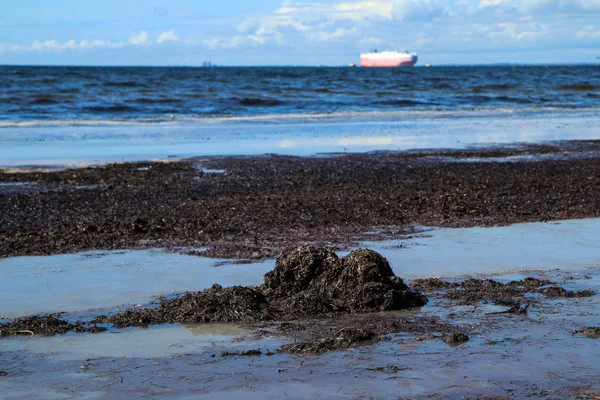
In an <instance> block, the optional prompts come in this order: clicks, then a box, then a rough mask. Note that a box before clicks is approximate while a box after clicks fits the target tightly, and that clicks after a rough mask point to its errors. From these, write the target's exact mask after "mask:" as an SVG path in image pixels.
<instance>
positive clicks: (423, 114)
mask: <svg viewBox="0 0 600 400" xmlns="http://www.w3.org/2000/svg"><path fill="white" fill-rule="evenodd" d="M563 113H568V115H569V116H573V115H574V113H578V114H581V115H594V116H600V107H595V108H594V107H588V108H577V109H576V110H574V109H573V108H572V107H569V106H568V105H552V106H547V107H494V108H491V107H482V108H470V109H439V108H438V109H402V110H377V111H337V112H314V113H310V112H307V113H289V114H263V115H248V116H233V115H227V116H224V115H170V116H158V117H142V118H112V119H65V120H52V119H44V120H41V119H40V120H0V129H2V128H36V127H65V126H73V127H78V126H80V127H85V126H98V127H101V126H139V125H177V124H194V123H222V122H225V123H226V122H232V123H270V122H273V123H279V122H285V121H288V122H290V123H305V122H306V123H310V122H318V121H333V122H342V123H345V122H349V121H360V120H367V121H372V122H377V121H385V120H388V119H394V120H396V119H402V118H411V117H414V118H455V117H461V118H462V117H472V118H486V117H492V116H499V115H514V116H518V115H546V116H551V115H561V114H563Z"/></svg>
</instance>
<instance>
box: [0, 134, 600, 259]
mask: <svg viewBox="0 0 600 400" xmlns="http://www.w3.org/2000/svg"><path fill="white" fill-rule="evenodd" d="M525 153H526V154H527V155H530V156H532V158H531V159H519V160H512V161H511V162H489V160H493V159H497V158H499V157H507V156H510V155H522V154H525ZM551 153H556V154H557V155H561V157H560V158H543V159H536V158H535V156H536V155H540V154H551ZM584 155H585V156H584ZM460 158H469V159H472V160H470V161H469V162H456V159H460ZM477 158H483V159H487V160H483V161H482V160H477ZM473 159H474V160H473ZM202 168H211V169H224V170H227V174H211V173H204V172H202ZM0 182H2V183H11V184H12V183H19V182H22V183H28V184H27V190H13V189H9V188H10V187H9V186H6V185H4V186H2V187H0V257H8V256H16V255H44V254H54V253H65V252H76V251H81V250H93V249H107V250H108V249H124V248H148V247H172V246H186V247H191V248H204V247H209V248H211V250H210V251H209V252H208V253H206V254H215V256H217V255H218V256H220V257H242V258H248V257H249V258H257V257H258V258H261V257H273V256H275V255H276V254H277V253H278V252H279V251H280V250H282V249H285V248H290V247H296V246H298V245H300V244H303V243H306V242H311V243H321V244H328V245H329V244H331V245H334V244H348V243H356V242H357V241H360V240H364V239H369V240H378V239H390V238H401V237H405V236H406V235H410V234H414V229H413V228H412V226H414V224H419V225H435V226H446V227H466V226H492V225H508V224H512V223H516V222H533V221H550V220H558V219H569V218H587V217H600V209H599V208H598V207H597V206H596V204H597V199H598V198H599V197H600V163H598V143H597V142H595V141H587V142H585V141H582V142H568V143H562V144H561V143H559V144H555V145H545V146H541V147H540V146H529V147H527V146H521V147H519V148H513V149H510V148H509V149H500V150H499V149H488V150H468V151H436V152H427V151H424V152H410V153H371V154H349V155H338V156H330V157H313V158H299V157H284V156H262V157H222V158H219V157H214V158H202V159H196V160H187V161H183V162H171V163H156V162H145V163H125V164H108V165H105V166H102V167H90V168H82V169H71V170H62V171H47V172H36V171H34V172H24V173H10V172H0ZM265 249H270V250H265Z"/></svg>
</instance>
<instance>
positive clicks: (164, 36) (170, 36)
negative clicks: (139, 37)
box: [156, 30, 179, 44]
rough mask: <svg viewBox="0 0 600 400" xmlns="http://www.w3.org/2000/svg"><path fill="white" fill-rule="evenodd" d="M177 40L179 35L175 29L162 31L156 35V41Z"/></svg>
mask: <svg viewBox="0 0 600 400" xmlns="http://www.w3.org/2000/svg"><path fill="white" fill-rule="evenodd" d="M178 40H179V36H177V34H176V33H175V31H173V30H170V31H167V32H163V33H161V34H160V35H158V39H156V43H158V44H160V43H164V42H177V41H178Z"/></svg>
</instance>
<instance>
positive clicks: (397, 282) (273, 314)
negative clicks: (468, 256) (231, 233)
mask: <svg viewBox="0 0 600 400" xmlns="http://www.w3.org/2000/svg"><path fill="white" fill-rule="evenodd" d="M412 287H413V289H411V288H410V287H408V286H407V285H406V284H405V283H404V282H403V280H402V279H401V278H400V277H397V276H395V275H394V273H393V271H392V269H391V267H390V265H389V263H388V261H387V260H386V259H385V258H384V257H383V256H381V255H380V254H378V253H376V252H374V251H372V250H366V249H360V250H356V251H353V252H351V253H350V254H348V255H347V256H345V257H341V258H340V257H338V256H337V255H336V254H335V253H334V252H333V251H332V250H331V249H329V248H326V247H320V246H314V245H304V246H300V247H298V248H296V249H293V250H289V251H287V252H285V253H284V254H282V255H281V256H280V257H279V258H278V259H277V262H276V265H275V268H274V269H273V270H272V271H270V272H268V273H267V274H265V277H264V283H263V284H262V285H259V286H256V287H242V286H235V287H230V288H223V287H221V286H219V285H213V287H211V288H209V289H206V290H204V291H201V292H197V293H186V294H183V295H179V296H175V297H173V298H168V299H167V298H163V299H162V300H161V301H160V303H159V304H158V305H149V306H148V307H146V308H137V309H133V310H127V311H125V312H121V313H117V314H114V315H108V316H98V317H96V318H95V319H94V320H92V321H91V322H90V323H89V324H87V325H86V324H84V323H82V322H77V323H75V324H72V323H70V322H68V321H66V320H62V319H59V318H58V317H59V316H54V315H45V316H32V317H25V318H19V319H17V320H15V321H12V322H7V323H4V324H0V336H8V335H17V334H29V335H33V334H42V335H51V334H62V333H66V332H69V331H74V332H92V333H93V332H101V331H103V330H106V328H105V327H104V326H102V325H103V324H111V325H113V326H114V327H115V328H117V329H120V328H126V327H131V326H148V325H153V324H165V323H181V324H193V323H206V322H238V323H248V324H252V323H262V324H263V325H262V327H267V328H275V330H276V331H277V332H278V334H280V335H286V336H291V337H294V338H295V341H294V342H293V343H290V344H287V345H284V346H282V347H281V348H280V349H279V351H281V352H287V353H293V354H301V355H302V354H319V353H324V352H327V351H331V350H339V349H345V348H348V347H352V346H356V345H360V344H365V343H372V342H375V341H380V340H385V339H386V338H387V337H388V335H389V334H393V333H399V332H404V333H410V334H413V335H417V336H421V337H439V338H441V339H443V340H444V341H446V342H447V343H448V344H452V345H459V344H461V343H464V342H466V341H468V340H469V336H468V333H469V332H468V329H466V328H465V327H459V326H455V325H453V324H451V323H449V322H447V321H446V320H441V319H439V318H436V317H433V316H427V313H426V312H425V311H421V312H419V313H415V314H414V315H412V316H406V315H403V316H398V315H394V314H393V313H392V314H389V313H379V312H381V311H393V310H405V309H414V308H418V307H421V306H424V305H425V304H427V302H428V297H432V298H435V299H436V300H442V299H445V300H447V301H450V302H451V304H449V305H448V306H447V307H449V308H451V307H453V305H463V304H475V303H477V302H480V301H490V302H493V303H495V304H499V305H504V306H508V307H510V308H509V309H508V310H506V311H504V312H500V313H521V314H522V313H526V312H527V308H528V306H529V304H531V303H533V302H535V301H538V300H536V299H535V298H532V297H531V296H529V297H525V295H526V294H538V295H541V296H542V297H544V298H548V297H550V298H553V297H566V298H572V297H587V296H592V295H593V294H594V293H593V292H592V291H590V290H583V291H578V292H574V291H569V290H566V289H564V288H561V287H559V286H557V285H556V284H555V283H554V282H552V281H548V280H538V279H534V278H526V279H524V280H522V281H512V282H508V283H501V282H497V281H493V280H489V279H488V280H479V279H467V280H465V281H462V282H448V281H442V280H440V279H437V278H429V279H417V280H414V281H413V282H412ZM415 289H417V290H415ZM424 293H427V296H428V297H426V296H425V294H424ZM523 303H525V306H524V307H523ZM342 315H346V316H349V317H348V318H342V319H340V318H333V317H339V316H342ZM323 321H325V322H326V323H325V322H323ZM97 324H100V325H101V327H98V326H97ZM264 324H266V325H264ZM576 333H581V334H582V335H584V336H587V337H590V338H595V337H598V336H600V335H599V334H598V330H597V328H584V329H583V330H582V331H580V332H576ZM434 335H435V336H434ZM227 355H236V354H227ZM237 355H246V356H249V355H250V356H251V355H258V354H256V352H254V353H251V354H250V353H249V354H237Z"/></svg>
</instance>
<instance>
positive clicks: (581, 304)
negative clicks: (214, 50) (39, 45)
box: [0, 142, 600, 398]
mask: <svg viewBox="0 0 600 400" xmlns="http://www.w3.org/2000/svg"><path fill="white" fill-rule="evenodd" d="M599 150H600V144H599V143H598V142H568V143H557V144H553V145H544V146H515V147H506V148H497V149H488V150H463V151H436V152H418V153H387V152H386V153H372V154H353V155H328V156H326V157H313V158H297V157H281V156H261V157H224V158H202V159H191V160H186V161H181V162H172V163H158V162H155V163H154V162H148V163H127V164H109V165H105V166H98V167H90V168H82V169H73V170H54V171H49V172H39V171H37V172H36V171H29V172H19V173H15V172H14V171H13V172H5V173H0V221H1V222H2V223H1V224H0V239H1V240H0V256H1V257H11V256H17V255H48V254H56V253H65V252H75V251H81V250H90V249H128V248H152V247H167V248H173V247H175V248H179V247H182V248H184V249H182V250H181V251H183V252H186V253H188V254H194V255H198V256H208V257H221V258H225V257H227V258H238V259H245V260H253V259H254V260H256V259H262V258H272V257H275V256H276V255H279V254H281V253H282V252H283V253H282V255H281V256H280V257H279V258H278V260H277V263H276V266H275V269H274V270H273V271H272V272H269V273H267V274H266V275H265V279H264V283H263V284H262V285H259V286H251V287H242V286H237V287H231V288H223V287H221V286H219V285H215V286H213V287H211V288H209V289H206V290H204V291H202V292H197V293H182V294H179V295H173V296H169V297H165V298H162V299H160V300H159V301H158V302H156V303H150V304H146V305H143V306H142V307H135V308H131V309H129V310H125V311H123V310H107V313H106V314H105V315H93V316H91V315H88V316H84V317H83V318H80V319H79V318H74V316H73V315H72V314H56V315H35V316H28V317H24V318H19V319H16V320H9V321H6V320H5V321H0V322H2V324H0V336H3V337H4V339H0V340H2V341H6V340H16V339H22V340H28V338H30V337H35V338H37V337H39V336H40V335H42V336H43V335H59V336H65V337H71V336H69V335H76V336H75V337H84V338H85V337H88V336H87V335H92V336H90V337H97V338H101V337H103V336H100V335H112V334H120V333H121V332H127V329H139V328H136V327H142V328H143V329H150V328H151V327H152V326H163V325H164V324H184V325H186V324H197V323H210V322H227V323H235V324H242V325H243V326H244V327H245V328H246V329H249V330H250V331H251V332H252V333H251V334H250V336H245V337H242V338H239V340H240V341H241V342H242V343H248V345H247V346H244V348H241V349H240V350H236V351H232V350H228V349H226V350H223V351H220V352H219V351H216V349H211V350H209V353H203V354H198V353H178V354H176V355H174V356H171V357H160V358H158V359H157V360H156V361H153V362H152V363H151V365H146V364H145V363H146V360H147V359H145V358H139V359H115V358H111V357H99V358H97V359H96V358H93V357H91V358H89V359H86V360H85V363H83V362H81V360H78V361H77V362H78V363H80V364H83V365H81V366H80V370H77V367H76V366H75V365H74V364H73V363H72V362H70V361H68V360H66V361H65V360H55V361H53V360H52V357H51V353H43V354H41V355H40V354H38V355H35V354H33V353H31V352H30V351H5V352H0V379H7V378H8V379H10V380H9V381H5V382H10V383H9V385H11V388H12V389H11V390H12V391H11V393H10V394H11V397H8V398H27V397H28V396H30V394H31V392H28V391H27V389H26V387H27V385H28V383H27V382H28V380H27V378H26V376H25V375H26V374H27V373H28V371H40V372H41V371H44V372H43V373H41V375H40V379H41V381H43V382H46V384H47V386H48V387H51V388H52V390H54V391H55V392H52V393H51V394H49V396H50V398H54V397H56V398H63V397H65V396H66V397H67V398H76V397H80V396H83V395H86V396H88V397H90V398H96V397H97V398H102V397H104V396H109V397H110V396H112V397H115V396H119V395H123V394H128V395H132V394H133V393H137V394H141V393H143V395H145V396H151V397H152V396H177V397H180V398H181V397H185V396H191V397H190V398H199V397H196V396H201V395H210V396H211V397H212V396H214V395H215V393H217V392H220V393H223V392H225V393H227V392H229V393H233V394H235V393H238V394H239V393H241V392H238V391H239V390H242V391H243V393H244V394H246V395H248V396H249V395H250V394H254V395H255V397H256V398H262V397H261V394H268V396H267V397H273V398H276V397H280V396H288V397H294V396H296V397H302V398H306V397H311V398H314V397H324V398H334V397H354V398H359V397H362V398H390V396H392V397H398V396H400V397H402V396H408V397H411V398H417V397H424V398H440V397H441V398H444V397H454V398H483V397H486V396H488V397H489V396H491V398H519V397H520V396H521V395H527V396H529V397H541V398H566V397H573V398H586V397H587V398H596V397H598V396H599V393H600V392H599V388H598V386H597V382H598V381H600V380H599V379H598V377H600V373H599V371H598V369H597V367H595V358H594V356H593V353H594V352H596V351H597V350H598V346H597V345H596V342H597V340H596V339H597V338H598V336H600V335H599V334H598V329H599V328H598V327H597V320H594V318H595V317H596V316H597V312H596V311H594V308H595V307H596V306H595V305H597V295H596V293H595V291H597V290H598V287H596V286H592V287H586V286H585V280H583V281H582V282H580V283H579V284H578V285H574V286H573V285H570V284H566V285H565V282H558V281H557V280H554V279H551V277H545V276H540V277H529V276H527V277H522V278H521V279H517V280H508V281H500V280H494V279H473V278H464V279H450V280H441V279H436V278H431V279H419V280H414V281H411V282H405V281H403V279H402V278H401V277H397V276H395V275H394V273H393V272H392V270H391V268H390V266H389V264H388V263H387V260H385V258H383V257H381V256H380V255H379V254H377V253H375V252H373V251H369V250H358V251H355V252H351V253H350V254H349V255H347V256H345V257H338V256H337V255H336V254H335V253H334V248H335V247H336V246H337V247H340V246H351V245H352V244H354V243H356V242H358V241H359V240H363V239H365V238H368V239H369V240H385V239H394V238H399V237H406V236H407V235H412V234H415V233H418V232H420V230H419V228H415V225H437V226H446V227H465V226H492V225H508V224H512V223H516V222H532V221H550V220H558V219H567V218H585V217H600V207H598V199H599V198H600V159H599V158H598V157H599V155H598V154H599V153H598V151H599ZM209 170H210V172H207V171H209ZM215 171H219V172H218V173H215ZM306 242H310V243H313V244H319V245H323V244H325V245H326V246H325V247H323V246H316V245H303V246H301V247H298V248H295V247H296V246H298V245H300V244H303V243H306ZM507 251H509V249H507ZM593 274H594V273H590V275H593ZM586 302H587V303H586ZM402 310H405V311H402ZM397 313H402V314H397ZM573 315H578V316H579V317H578V318H580V319H578V320H577V322H574V321H571V320H570V318H572V316H573ZM584 317H585V318H584ZM588 317H591V318H588ZM582 318H583V319H582ZM584 320H585V323H584V322H583V321H584ZM132 327H133V328H132ZM96 335H97V336H96ZM265 338H276V339H277V340H278V342H277V343H278V345H277V347H274V348H270V349H265V348H258V347H256V348H255V347H252V346H253V345H252V344H253V343H255V342H256V340H259V341H260V340H261V339H265ZM98 340H100V339H98ZM582 340H585V341H586V342H585V343H584V346H583V347H582V346H581V345H580V343H583V342H581V341H582ZM555 341H557V343H566V345H563V346H565V348H557V347H556V346H554V345H553V343H554V342H555ZM11 343H12V342H11ZM92 343H93V341H92ZM437 343H443V346H446V347H443V348H440V347H439V344H437ZM571 343H576V344H577V345H576V346H574V345H572V344H571ZM524 346H525V347H524ZM586 348H587V349H588V350H589V352H588V353H589V354H586V351H585V349H586ZM452 349H456V350H452ZM461 349H463V350H461ZM464 349H467V350H464ZM524 349H525V350H524ZM536 349H538V350H536ZM541 349H548V350H545V353H544V354H546V357H549V359H556V360H560V362H558V361H557V362H556V363H555V364H556V367H551V366H548V365H546V366H544V367H542V368H540V369H539V370H536V369H535V366H536V365H540V364H546V363H548V362H549V359H545V358H544V356H543V355H541V354H539V351H541ZM582 349H583V350H582ZM407 350H408V351H407ZM569 351H572V354H571V355H570V353H569ZM582 352H583V353H582ZM408 354H411V358H410V359H405V356H407V355H408ZM504 354H506V355H507V356H506V357H507V358H503V357H504ZM463 356H464V357H466V359H462V357H463ZM297 357H300V358H297ZM305 357H306V358H305ZM570 357H576V360H573V361H571V360H569V361H568V362H566V361H564V360H565V359H568V358H570ZM590 357H591V358H590ZM303 358H305V359H306V360H308V362H309V363H310V364H314V365H313V366H312V367H310V368H304V361H303ZM344 358H346V360H347V362H345V361H343V360H344ZM442 359H444V360H445V361H444V363H447V364H444V366H443V367H442V369H445V368H450V369H452V368H454V367H455V366H457V365H461V364H464V362H465V360H466V361H468V362H469V363H472V364H473V367H472V368H470V369H469V367H465V366H464V365H462V366H463V367H464V368H465V369H464V370H465V371H467V370H468V371H470V372H469V373H470V376H471V378H469V379H473V380H474V381H473V382H477V384H472V383H469V382H467V377H466V376H464V377H460V376H454V375H452V374H449V375H448V376H445V375H444V376H439V375H437V374H438V373H439V369H440V365H441V364H440V363H441V362H442ZM227 360H234V361H227ZM239 360H250V361H239ZM501 360H508V361H507V363H508V364H506V365H507V366H506V368H509V369H510V371H506V372H503V371H502V370H497V369H495V368H494V367H493V365H494V364H495V363H502V362H501ZM399 363H400V364H399ZM520 363H521V364H520ZM510 365H512V366H510ZM520 365H523V366H524V367H522V368H523V369H522V370H520V368H521V367H519V366H520ZM566 365H567V366H568V368H569V370H568V371H567V370H562V369H564V368H567V367H566ZM155 366H159V367H160V366H163V367H160V368H154V367H155ZM485 366H488V368H490V370H489V371H488V373H487V374H486V373H485V371H482V369H485ZM214 368H217V369H216V370H215V369H214ZM254 368H256V369H255V370H254ZM73 369H75V370H76V371H77V374H76V375H77V376H76V377H75V378H74V376H73V373H72V372H68V373H67V374H66V375H65V374H64V373H60V374H58V375H57V371H59V370H60V371H72V370H73ZM425 370H427V371H433V370H435V371H438V372H437V373H433V375H430V376H429V377H430V378H431V382H429V383H424V382H418V383H414V384H411V383H410V381H411V380H420V379H421V378H420V377H419V376H420V375H419V374H416V372H417V371H425ZM519 370H520V372H518V373H519V374H522V375H519V376H517V375H515V371H519ZM92 371H93V372H92ZM313 371H316V373H317V374H318V375H323V378H322V380H321V381H319V380H315V379H316V378H315V377H313V376H312V375H313ZM411 371H415V373H414V374H413V373H411ZM428 373H429V372H428ZM428 373H426V375H427V374H428ZM79 374H83V375H84V376H80V375H79ZM87 374H89V375H87ZM271 374H275V376H273V375H271ZM286 374H291V375H294V378H293V379H291V380H290V379H283V378H282V375H286ZM527 374H530V376H527ZM561 374H562V379H558V380H557V379H554V378H553V377H554V376H559V375H561ZM352 375H354V376H355V378H356V379H358V377H361V378H364V377H367V376H368V377H370V378H369V379H372V382H367V381H365V380H364V379H359V380H358V382H360V384H359V386H358V387H357V386H356V384H355V383H352ZM58 376H60V378H58ZM288 376H289V375H288ZM335 376H339V377H340V380H339V382H336V379H335ZM84 378H85V379H86V380H88V382H87V385H84V384H83V383H82V382H83V380H82V379H84ZM92 379H98V381H93V382H92V381H91V380H92ZM396 379H398V382H402V384H401V385H400V386H398V384H395V383H394V381H395V380H396ZM55 380H58V381H61V382H62V384H60V385H59V386H56V384H55V383H54V381H55ZM125 382H126V383H125ZM174 382H177V384H174ZM194 382H195V383H194ZM276 382H285V383H286V385H284V387H283V388H275V386H276V385H273V383H276ZM293 382H296V383H298V386H297V387H296V386H294V385H293ZM307 382H309V384H308V386H307V385H306V384H307ZM320 382H322V384H321V383H320ZM536 382H537V383H536ZM338 383H341V384H338ZM300 384H301V385H300ZM375 384H377V385H376V386H373V385H375ZM1 385H3V384H2V382H0V387H4V389H6V388H7V387H6V386H1ZM290 385H291V386H290ZM333 386H335V389H334V388H333ZM401 388H404V392H402V391H401ZM376 389H377V391H376V392H374V390H376ZM248 390H249V391H248ZM297 390H298V391H300V390H305V391H306V392H305V393H302V392H298V391H297ZM438 392H439V393H442V394H438ZM374 393H377V396H375V397H372V396H370V395H371V394H374ZM19 396H21V397H19ZM53 396H54V397H53Z"/></svg>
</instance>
